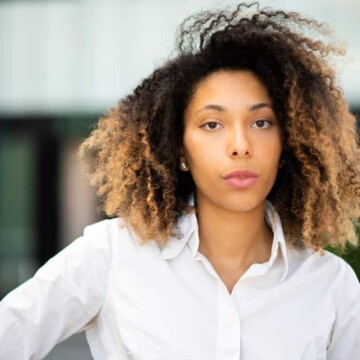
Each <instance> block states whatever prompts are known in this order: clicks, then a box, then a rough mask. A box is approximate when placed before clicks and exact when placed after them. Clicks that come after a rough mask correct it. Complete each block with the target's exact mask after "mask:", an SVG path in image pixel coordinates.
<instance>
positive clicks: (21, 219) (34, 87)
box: [0, 0, 360, 298]
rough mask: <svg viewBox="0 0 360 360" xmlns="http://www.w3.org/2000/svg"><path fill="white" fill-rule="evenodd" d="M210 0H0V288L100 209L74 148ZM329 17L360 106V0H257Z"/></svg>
mask: <svg viewBox="0 0 360 360" xmlns="http://www.w3.org/2000/svg"><path fill="white" fill-rule="evenodd" d="M236 3H237V2H236V1H212V0H191V1H190V0H189V1H188V0H181V1H180V0H113V1H110V0H101V1H100V0H48V1H45V0H43V1H41V0H38V1H36V0H33V1H31V0H27V1H16V0H12V1H0V298H1V297H2V296H3V295H5V293H7V292H8V291H9V290H10V289H12V288H14V287H15V286H17V285H18V284H20V283H22V282H23V281H25V280H26V279H28V278H29V277H30V276H32V275H33V273H34V271H35V270H36V269H37V268H38V267H39V266H40V265H41V264H43V263H44V262H45V261H46V260H47V259H48V258H49V257H51V256H52V255H54V254H55V253H56V252H57V251H59V250H60V249H61V248H63V247H64V246H65V245H66V244H68V243H69V242H70V241H72V240H73V239H75V238H76V237H78V236H80V235H81V234H82V230H83V228H84V226H85V225H87V224H90V223H92V222H95V221H97V220H98V219H99V215H97V214H96V211H95V208H96V204H95V199H94V196H93V194H92V192H91V190H90V189H89V187H88V186H87V183H86V180H85V179H84V178H83V176H82V174H81V171H80V169H79V163H78V160H77V158H76V155H75V154H76V149H77V147H78V144H79V142H80V141H81V139H82V138H84V137H85V136H86V135H87V134H88V133H89V131H90V130H91V127H92V126H93V125H94V124H95V123H96V121H97V119H98V117H99V116H100V115H101V114H104V113H105V112H106V110H107V109H108V108H109V107H111V106H114V105H116V103H117V101H118V99H120V98H121V97H122V96H124V95H125V94H127V93H128V92H129V91H131V90H132V89H133V88H134V87H135V86H136V85H137V84H138V82H139V81H140V80H141V79H143V78H144V77H146V76H147V75H149V74H150V73H151V72H152V70H153V69H154V68H155V67H157V66H159V65H161V64H162V63H163V62H164V61H166V60H167V59H168V57H169V56H171V53H172V51H173V45H174V35H175V30H176V26H177V25H178V24H179V23H180V22H181V20H182V19H183V18H184V17H185V16H186V15H189V14H191V13H193V12H194V11H197V10H200V9H202V8H206V7H223V6H224V5H234V4H236ZM261 5H270V6H273V7H278V8H281V9H291V10H296V11H300V12H301V13H303V14H305V15H309V16H312V17H315V18H317V19H318V20H321V21H326V22H328V23H329V25H330V27H331V28H333V29H334V30H335V34H336V38H337V39H339V40H344V41H346V42H347V43H348V54H347V56H346V57H345V58H343V59H340V60H339V61H338V63H337V68H338V71H339V74H340V77H339V82H340V84H341V85H342V86H343V88H344V91H345V95H346V98H347V99H348V101H349V103H350V105H351V109H352V111H353V112H357V111H358V110H359V109H360V86H359V84H360V30H359V27H358V21H359V16H360V15H359V14H360V1H359V0H302V1H297V0H273V1H271V0H266V1H265V0H264V1H261Z"/></svg>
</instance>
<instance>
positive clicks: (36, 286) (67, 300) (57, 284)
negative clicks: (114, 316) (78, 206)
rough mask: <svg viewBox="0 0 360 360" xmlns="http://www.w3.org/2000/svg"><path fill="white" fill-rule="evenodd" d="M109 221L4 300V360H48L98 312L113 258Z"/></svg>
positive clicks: (0, 336) (0, 321)
mask: <svg viewBox="0 0 360 360" xmlns="http://www.w3.org/2000/svg"><path fill="white" fill-rule="evenodd" d="M107 222H108V221H103V222H100V223H98V224H95V225H91V226H89V227H87V228H86V229H85V231H84V236H82V237H81V238H79V239H77V240H75V241H74V242H73V243H72V244H70V245H69V246H68V247H66V248H65V249H64V250H62V251H61V252H60V253H58V254H57V255H56V256H55V257H53V258H52V259H50V260H49V261H48V262H47V263H46V264H45V265H44V266H43V267H41V268H40V269H39V270H38V271H37V272H36V274H35V275H34V277H33V278H31V279H30V280H28V281H27V282H25V283H24V284H22V285H21V286H19V287H18V288H17V289H15V290H13V291H12V292H10V293H9V294H8V295H7V296H6V297H5V298H4V299H3V300H2V301H1V302H0V360H9V359H16V360H22V359H24V360H25V359H26V360H29V359H42V358H44V357H45V356H46V355H47V354H48V353H49V352H50V351H51V349H52V348H53V347H54V346H55V345H56V344H57V343H59V342H61V341H63V340H65V339H66V338H67V337H69V336H71V335H72V334H75V333H77V332H80V331H82V330H84V328H85V327H86V325H87V324H88V323H89V322H90V321H91V320H92V319H93V318H94V317H95V316H96V314H97V312H98V311H99V310H100V308H101V305H102V302H103V299H104V296H105V294H106V289H107V283H108V279H109V273H110V268H111V262H112V261H111V252H112V251H111V242H110V234H109V226H108V223H107Z"/></svg>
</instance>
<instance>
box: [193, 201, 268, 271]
mask: <svg viewBox="0 0 360 360" xmlns="http://www.w3.org/2000/svg"><path fill="white" fill-rule="evenodd" d="M199 200H200V201H199ZM197 209H198V211H197V216H198V224H199V238H200V245H199V251H200V252H201V253H202V254H203V255H205V256H206V257H207V258H208V259H209V260H210V261H216V262H218V263H225V262H226V263H234V264H235V263H236V264H239V263H240V264H243V265H244V266H245V265H250V264H252V263H262V262H265V261H267V260H268V259H269V257H270V252H271V244H272V237H273V236H272V231H271V230H270V229H269V227H268V226H267V225H266V222H265V219H264V209H265V202H264V203H262V204H260V205H259V206H257V207H256V208H254V209H251V210H249V211H242V212H234V211H229V210H226V209H223V208H219V207H217V206H215V205H214V204H212V203H210V202H208V201H206V200H203V199H198V203H197Z"/></svg>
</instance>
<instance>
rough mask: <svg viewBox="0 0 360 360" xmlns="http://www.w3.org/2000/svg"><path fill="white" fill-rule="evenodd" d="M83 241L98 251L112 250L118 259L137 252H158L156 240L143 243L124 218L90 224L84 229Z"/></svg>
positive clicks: (113, 255)
mask: <svg viewBox="0 0 360 360" xmlns="http://www.w3.org/2000/svg"><path fill="white" fill-rule="evenodd" d="M82 242H83V243H84V244H85V246H88V247H91V248H92V249H93V250H94V249H96V251H97V252H99V251H100V252H104V251H107V252H111V254H112V257H114V258H117V259H118V260H123V259H126V258H128V257H129V256H131V255H134V254H135V253H139V252H143V251H145V250H146V251H147V252H149V251H150V252H156V253H158V252H159V251H160V250H159V247H158V245H157V244H156V242H155V241H149V242H147V243H143V242H142V241H141V239H140V238H139V236H138V235H137V234H136V233H135V232H134V230H133V229H132V227H131V226H130V225H129V224H128V223H126V221H125V220H124V219H122V218H113V219H106V220H102V221H99V222H97V223H94V224H91V225H88V226H87V227H85V229H84V235H83V237H82Z"/></svg>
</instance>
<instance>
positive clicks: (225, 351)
mask: <svg viewBox="0 0 360 360" xmlns="http://www.w3.org/2000/svg"><path fill="white" fill-rule="evenodd" d="M239 359H240V319H239V315H238V312H237V309H236V306H235V303H234V301H233V299H232V297H231V296H230V294H229V292H228V290H227V288H226V286H225V285H224V284H223V283H222V281H221V280H220V279H219V281H218V329H217V346H216V360H239Z"/></svg>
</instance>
